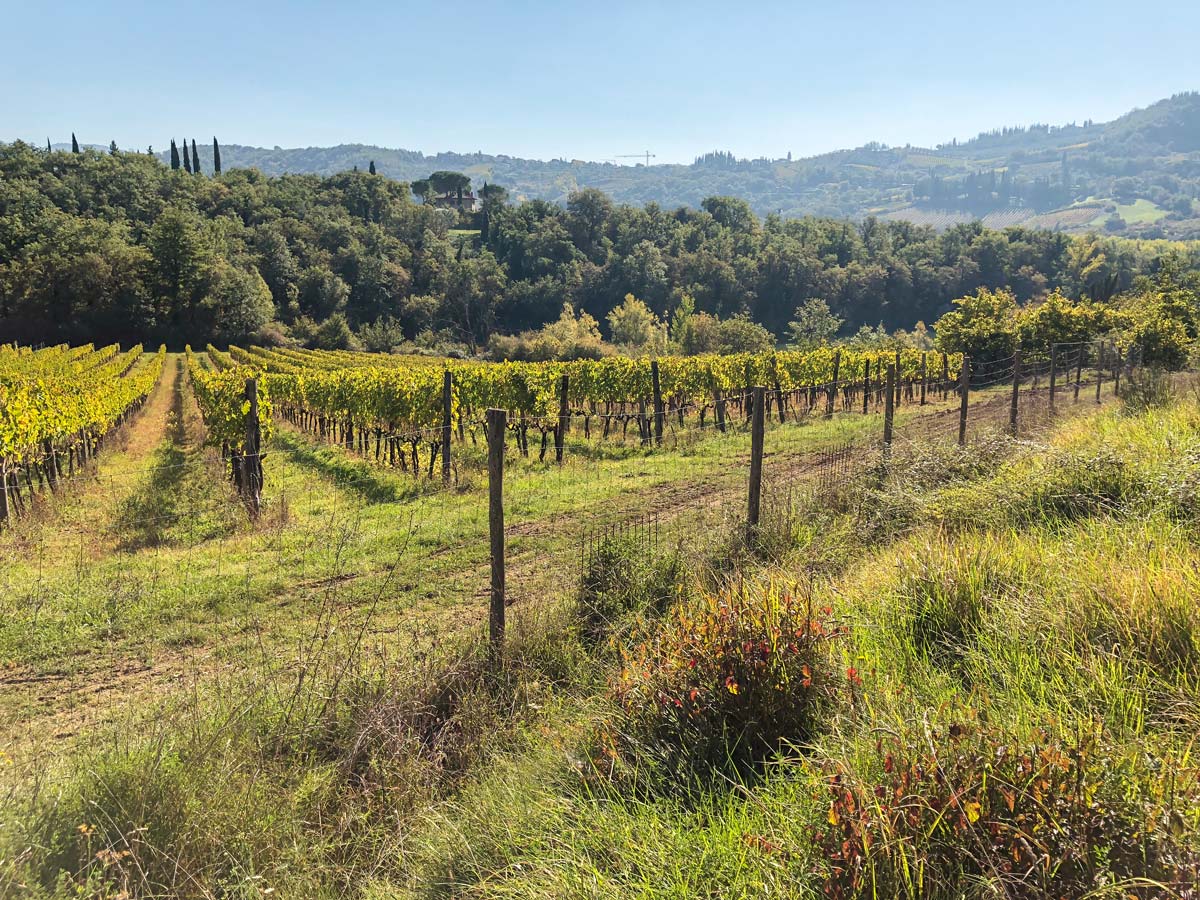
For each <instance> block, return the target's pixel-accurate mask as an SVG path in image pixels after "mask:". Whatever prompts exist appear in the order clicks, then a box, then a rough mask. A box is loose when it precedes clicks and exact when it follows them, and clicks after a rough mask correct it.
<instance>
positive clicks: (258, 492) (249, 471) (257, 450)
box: [242, 378, 263, 516]
mask: <svg viewBox="0 0 1200 900" xmlns="http://www.w3.org/2000/svg"><path fill="white" fill-rule="evenodd" d="M246 403H247V407H246V437H245V440H244V441H243V445H242V484H243V485H244V486H245V491H246V502H247V503H249V504H250V512H251V513H252V514H253V515H255V516H257V515H258V514H259V512H261V511H262V481H263V476H262V427H261V425H260V423H259V421H258V379H257V378H247V379H246Z"/></svg>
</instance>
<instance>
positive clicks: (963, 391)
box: [958, 353, 971, 447]
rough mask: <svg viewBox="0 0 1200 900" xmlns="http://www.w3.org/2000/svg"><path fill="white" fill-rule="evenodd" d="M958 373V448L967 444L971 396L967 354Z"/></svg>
mask: <svg viewBox="0 0 1200 900" xmlns="http://www.w3.org/2000/svg"><path fill="white" fill-rule="evenodd" d="M961 365H962V368H961V369H960V370H959V373H958V393H959V404H958V446H960V447H962V446H963V445H964V444H966V443H967V401H968V399H969V397H970V395H971V357H969V356H967V355H966V354H965V353H964V354H963V358H962V364H961Z"/></svg>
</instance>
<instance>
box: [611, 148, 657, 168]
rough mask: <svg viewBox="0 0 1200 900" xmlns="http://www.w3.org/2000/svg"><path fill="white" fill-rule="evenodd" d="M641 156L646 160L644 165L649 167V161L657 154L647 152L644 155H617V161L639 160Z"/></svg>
mask: <svg viewBox="0 0 1200 900" xmlns="http://www.w3.org/2000/svg"><path fill="white" fill-rule="evenodd" d="M643 156H644V157H645V158H646V165H650V160H651V159H653V158H654V157H655V156H657V154H655V153H651V152H650V151H649V150H647V151H646V152H645V153H618V154H617V159H641V158H642V157H643Z"/></svg>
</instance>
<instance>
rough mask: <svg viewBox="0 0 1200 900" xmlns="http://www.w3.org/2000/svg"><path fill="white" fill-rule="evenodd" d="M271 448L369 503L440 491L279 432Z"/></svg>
mask: <svg viewBox="0 0 1200 900" xmlns="http://www.w3.org/2000/svg"><path fill="white" fill-rule="evenodd" d="M272 442H273V444H274V449H275V450H276V451H278V452H281V453H286V454H287V458H288V459H289V460H290V461H291V462H293V463H295V464H296V465H298V466H300V467H301V468H303V469H307V470H309V471H310V472H315V473H317V474H318V475H320V476H321V477H323V478H326V479H328V480H329V481H330V482H332V483H333V484H335V485H337V486H338V487H340V488H344V489H346V490H350V491H353V492H354V493H356V494H358V495H359V496H360V497H362V498H363V499H364V500H366V501H367V502H368V503H395V502H397V501H401V500H411V499H414V498H416V497H420V496H423V495H425V494H429V493H433V492H434V491H437V490H439V489H440V488H441V486H442V485H441V482H440V481H439V480H437V479H436V478H426V477H425V476H424V474H422V476H421V477H420V478H413V477H412V476H411V475H404V473H401V472H395V473H393V472H391V471H386V470H381V469H379V468H378V467H376V466H375V464H373V463H371V462H369V461H367V460H359V459H353V458H352V457H350V456H349V454H347V453H346V452H345V451H344V450H342V449H341V448H339V447H323V446H313V445H312V444H310V443H309V442H308V441H307V440H305V439H304V438H303V437H301V436H299V435H295V434H292V433H290V432H286V431H283V430H282V429H281V430H278V431H276V432H275V436H274V438H272Z"/></svg>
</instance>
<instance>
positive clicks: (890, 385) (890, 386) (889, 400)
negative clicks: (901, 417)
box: [883, 363, 897, 456]
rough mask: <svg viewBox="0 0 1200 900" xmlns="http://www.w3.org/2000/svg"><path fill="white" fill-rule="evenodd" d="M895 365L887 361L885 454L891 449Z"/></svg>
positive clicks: (884, 406)
mask: <svg viewBox="0 0 1200 900" xmlns="http://www.w3.org/2000/svg"><path fill="white" fill-rule="evenodd" d="M896 381H897V378H896V366H895V365H894V364H893V363H888V367H887V396H885V397H884V399H883V452H884V455H885V456H886V455H887V454H888V453H890V452H891V449H892V425H893V424H894V422H895V416H896Z"/></svg>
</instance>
